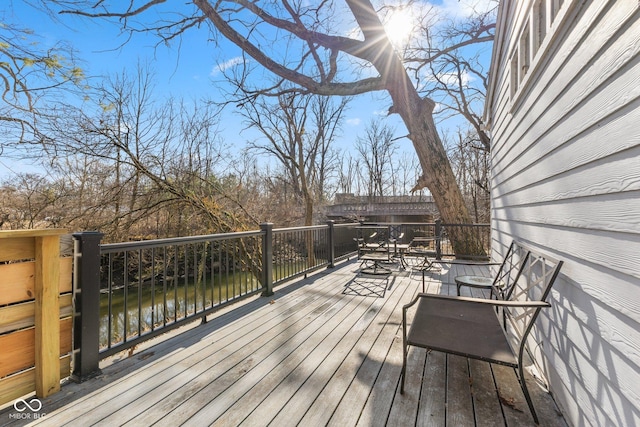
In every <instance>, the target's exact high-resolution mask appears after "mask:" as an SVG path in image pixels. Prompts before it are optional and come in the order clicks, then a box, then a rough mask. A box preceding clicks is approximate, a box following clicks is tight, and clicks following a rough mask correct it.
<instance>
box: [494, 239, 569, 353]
mask: <svg viewBox="0 0 640 427" xmlns="http://www.w3.org/2000/svg"><path fill="white" fill-rule="evenodd" d="M512 246H513V248H510V249H512V252H513V253H515V254H520V255H519V256H518V257H517V258H518V261H517V262H518V263H519V267H518V269H517V273H516V274H515V277H513V279H509V280H510V282H509V286H506V287H503V288H502V289H498V290H497V291H501V292H502V293H501V294H499V297H500V296H502V298H503V299H504V300H507V301H514V302H539V303H545V304H546V300H547V297H548V295H549V292H551V287H552V286H553V283H554V282H555V280H556V278H557V277H558V274H559V272H560V268H561V267H562V261H558V260H557V259H555V258H552V257H550V256H547V255H543V254H541V253H539V252H536V251H534V250H533V249H531V248H528V247H527V246H525V245H523V244H521V243H518V242H514V243H513V244H512ZM515 258H516V257H514V259H515ZM505 280H506V279H505ZM497 291H496V292H497ZM546 305H547V306H548V304H546ZM543 307H544V305H542V304H540V305H537V306H533V307H518V306H514V307H508V306H507V307H503V308H501V309H500V311H502V318H503V327H504V328H505V331H506V330H507V328H508V327H510V330H511V333H512V334H513V335H515V336H514V338H515V339H516V341H517V342H518V344H517V346H518V347H520V350H519V351H522V350H523V349H524V345H525V344H526V339H527V336H528V335H529V333H530V332H531V328H532V327H533V324H534V322H535V320H536V318H537V317H538V315H539V313H540V310H541V309H542V308H543Z"/></svg>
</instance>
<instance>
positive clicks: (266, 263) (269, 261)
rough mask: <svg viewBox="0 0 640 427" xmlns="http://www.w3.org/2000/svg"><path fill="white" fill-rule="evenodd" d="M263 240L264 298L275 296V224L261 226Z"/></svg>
mask: <svg viewBox="0 0 640 427" xmlns="http://www.w3.org/2000/svg"><path fill="white" fill-rule="evenodd" d="M260 229H261V230H262V231H264V236H263V238H262V289H263V291H262V296H265V297H270V296H271V295H273V224H272V223H264V224H260Z"/></svg>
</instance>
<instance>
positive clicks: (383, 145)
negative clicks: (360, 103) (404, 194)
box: [356, 121, 396, 197]
mask: <svg viewBox="0 0 640 427" xmlns="http://www.w3.org/2000/svg"><path fill="white" fill-rule="evenodd" d="M356 150H357V151H358V153H359V154H360V160H361V163H360V164H361V167H360V169H359V170H360V172H361V173H362V174H364V176H363V179H364V182H365V183H366V185H367V189H368V191H367V196H369V197H382V196H385V195H387V194H389V193H390V191H389V189H390V188H392V184H393V162H394V155H395V152H396V146H395V143H394V140H393V129H391V128H389V127H388V126H386V125H383V124H380V122H378V121H371V122H369V124H368V125H367V128H366V129H365V135H364V136H360V137H358V139H357V140H356Z"/></svg>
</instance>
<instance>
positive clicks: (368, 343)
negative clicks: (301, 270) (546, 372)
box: [0, 261, 566, 427]
mask: <svg viewBox="0 0 640 427" xmlns="http://www.w3.org/2000/svg"><path fill="white" fill-rule="evenodd" d="M357 267H358V264H357V263H355V262H353V261H352V262H348V263H345V264H341V265H339V266H338V267H337V268H335V269H330V270H325V271H322V272H320V273H317V274H314V275H311V276H309V277H308V278H307V279H304V280H300V281H297V282H295V283H293V284H290V285H287V286H283V287H279V288H276V294H275V295H274V296H273V297H270V298H265V297H256V298H253V299H251V300H249V301H247V302H245V303H242V304H239V305H236V306H234V307H231V308H229V309H226V310H225V311H224V312H223V313H222V314H218V315H216V316H212V318H211V319H210V320H209V322H208V323H206V324H202V325H199V326H192V327H190V328H187V330H183V331H182V332H181V333H180V334H177V333H172V335H173V336H172V337H171V338H170V339H165V340H163V341H161V342H157V341H156V343H155V344H154V345H146V346H145V348H140V349H138V351H137V352H136V353H133V354H132V355H130V356H129V355H125V356H123V357H122V360H120V361H118V362H115V363H110V364H109V365H108V366H105V367H104V368H103V373H102V375H101V376H99V377H97V378H95V379H93V380H89V381H86V382H84V383H82V384H74V383H69V384H66V385H64V386H63V387H62V391H61V392H59V393H57V394H55V395H53V396H51V397H49V398H47V399H43V400H42V404H43V406H42V410H41V411H40V413H46V415H45V416H43V417H42V418H40V419H38V420H36V421H33V419H31V420H15V415H14V418H12V417H11V414H16V410H15V409H14V408H13V406H10V407H8V408H5V409H4V410H2V411H0V425H4V424H9V425H25V424H28V421H31V422H32V424H33V425H44V426H61V425H71V426H74V425H77V426H89V425H105V426H110V427H113V426H119V425H131V426H149V425H162V426H177V425H193V426H203V425H215V426H236V425H243V426H265V425H273V426H294V425H304V426H324V425H334V426H341V427H343V426H377V425H380V426H383V425H389V426H413V425H428V426H474V425H477V426H502V425H506V426H527V425H534V424H533V421H532V418H531V415H530V414H529V412H528V409H527V406H526V403H525V401H524V398H523V395H522V392H521V390H520V387H519V385H518V383H517V380H516V377H515V373H514V372H513V370H512V369H510V368H506V367H503V366H496V365H490V364H488V363H483V362H477V361H473V360H467V359H465V358H462V357H456V356H445V355H443V354H440V353H437V352H431V353H429V354H427V353H426V352H425V351H423V350H421V349H413V348H412V349H411V350H410V357H409V367H408V382H407V386H406V391H405V394H404V395H401V394H400V392H399V378H400V369H401V365H402V327H401V323H402V310H401V308H402V306H403V305H404V304H406V303H408V302H409V301H410V300H411V299H412V298H413V296H414V295H415V294H416V292H419V291H420V290H421V277H420V274H419V273H413V274H409V273H408V272H407V271H396V272H394V273H393V274H392V275H391V276H389V277H388V278H387V277H384V276H381V277H377V278H374V279H370V280H367V281H358V282H360V283H359V284H357V283H356V282H354V281H353V279H354V277H355V272H356V271H357ZM483 268H484V267H483ZM477 272H479V268H478V267H473V268H471V267H468V266H465V267H463V266H453V267H452V268H449V267H447V266H445V268H444V269H443V271H442V273H443V278H444V279H445V280H452V278H453V277H454V276H455V275H458V274H465V273H466V274H469V273H477ZM439 278H440V277H439V276H434V278H432V279H430V278H429V277H427V279H428V282H427V291H428V292H437V293H440V292H442V293H448V292H450V291H451V292H455V289H454V286H448V285H441V284H440V282H438V281H437V279H439ZM449 288H451V289H449ZM423 372H424V377H423V376H422V374H423ZM534 381H535V380H533V379H531V386H530V390H531V391H532V393H533V395H534V396H533V398H534V403H535V405H536V408H537V409H538V412H539V416H540V419H541V425H544V426H565V425H566V424H565V423H564V420H563V418H562V417H561V416H560V415H559V412H558V411H557V409H556V407H555V405H554V403H553V401H552V399H551V398H550V396H549V395H548V394H547V393H544V392H543V391H542V389H540V388H539V387H536V386H535V385H534Z"/></svg>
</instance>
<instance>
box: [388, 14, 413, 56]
mask: <svg viewBox="0 0 640 427" xmlns="http://www.w3.org/2000/svg"><path fill="white" fill-rule="evenodd" d="M414 28H415V16H414V15H413V13H412V11H411V9H410V8H403V9H399V8H396V9H393V10H391V11H390V12H389V13H388V14H387V16H386V19H385V20H384V29H385V31H386V32H387V37H389V41H390V42H391V44H392V45H393V46H394V47H395V48H403V47H405V46H406V45H407V44H408V43H409V40H410V39H411V36H412V34H413V32H414Z"/></svg>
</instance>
